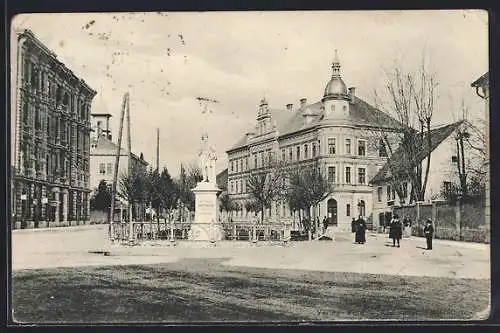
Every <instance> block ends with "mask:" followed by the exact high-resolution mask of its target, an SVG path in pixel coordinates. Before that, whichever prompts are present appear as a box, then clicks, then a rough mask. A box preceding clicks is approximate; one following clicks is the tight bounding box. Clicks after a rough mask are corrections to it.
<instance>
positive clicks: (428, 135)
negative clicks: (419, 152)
mask: <svg viewBox="0 0 500 333" xmlns="http://www.w3.org/2000/svg"><path fill="white" fill-rule="evenodd" d="M426 121H427V124H426V127H427V149H428V155H427V166H426V167H425V178H424V182H423V184H422V187H421V188H422V191H421V193H420V196H421V199H420V200H424V198H425V189H426V187H427V179H428V178H429V171H430V168H431V153H432V151H431V148H432V138H431V119H430V118H427V119H426Z"/></svg>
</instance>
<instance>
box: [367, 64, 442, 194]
mask: <svg viewBox="0 0 500 333" xmlns="http://www.w3.org/2000/svg"><path fill="white" fill-rule="evenodd" d="M385 74H386V75H385V88H386V94H387V96H388V97H387V101H386V102H383V101H382V102H380V101H381V100H382V99H381V96H380V94H378V93H377V91H375V100H376V105H378V106H379V108H380V109H386V112H387V113H388V114H389V115H391V116H392V117H394V118H395V119H396V120H397V121H398V123H399V125H398V128H394V129H393V130H390V131H388V130H387V129H386V128H382V127H379V128H376V129H375V132H377V133H378V137H379V139H380V140H381V141H382V142H383V143H384V146H385V148H386V149H387V155H388V157H389V158H390V163H387V169H388V170H387V171H388V172H389V174H390V176H389V177H388V181H389V183H390V184H391V185H392V187H393V188H394V189H395V191H396V192H397V193H398V196H399V197H400V199H401V198H404V196H405V194H406V188H405V186H404V185H405V182H406V181H409V183H410V184H411V191H410V202H411V201H413V200H424V197H425V191H426V187H427V181H428V177H429V171H430V163H431V152H432V135H431V123H432V117H433V114H434V108H435V104H436V99H437V88H438V82H437V77H436V74H435V73H432V72H430V71H429V70H428V68H427V65H426V63H425V58H424V57H422V63H421V66H420V67H419V69H418V70H417V71H407V70H404V69H402V68H401V66H399V65H397V64H395V66H394V67H393V68H391V69H389V70H387V71H386V73H385ZM381 106H385V108H383V107H381ZM394 134H396V135H394ZM391 137H396V138H397V145H396V146H397V149H394V148H393V147H394V144H393V142H391V141H390V138H391ZM395 154H397V156H394V155H395ZM424 160H425V167H424V166H423V165H422V164H423V163H422V161H424Z"/></svg>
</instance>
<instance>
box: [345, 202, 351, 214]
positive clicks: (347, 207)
mask: <svg viewBox="0 0 500 333" xmlns="http://www.w3.org/2000/svg"><path fill="white" fill-rule="evenodd" d="M345 215H346V216H351V204H347V205H346V206H345Z"/></svg>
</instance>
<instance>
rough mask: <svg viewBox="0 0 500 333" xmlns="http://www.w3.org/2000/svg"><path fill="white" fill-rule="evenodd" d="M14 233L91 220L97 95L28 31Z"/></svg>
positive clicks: (23, 44)
mask: <svg viewBox="0 0 500 333" xmlns="http://www.w3.org/2000/svg"><path fill="white" fill-rule="evenodd" d="M15 66H16V71H15V72H14V73H15V74H14V75H17V77H16V78H15V80H16V81H15V99H13V100H15V108H16V109H15V111H13V114H12V117H13V122H14V123H13V126H12V138H13V152H12V193H11V198H12V206H11V208H12V215H13V216H12V217H13V226H14V228H19V227H21V226H23V227H28V228H30V227H45V226H53V225H60V226H64V225H75V224H83V223H87V222H88V221H89V192H90V189H89V153H90V131H91V127H90V109H91V103H92V99H93V98H94V96H95V95H96V91H94V90H93V89H92V88H90V87H89V86H88V85H87V84H86V83H85V81H84V80H83V79H81V78H79V77H77V76H76V75H75V74H74V73H73V72H72V71H71V70H70V69H68V68H67V67H66V66H65V65H64V64H63V63H61V62H60V61H59V60H58V59H57V56H56V55H55V54H54V53H53V52H52V51H50V50H49V49H48V48H47V47H46V46H45V45H43V44H42V43H41V42H40V41H39V40H38V39H37V38H36V37H35V36H34V35H33V33H32V32H31V31H29V30H24V31H23V32H21V33H19V34H18V36H17V59H16V61H15Z"/></svg>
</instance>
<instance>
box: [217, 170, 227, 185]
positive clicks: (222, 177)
mask: <svg viewBox="0 0 500 333" xmlns="http://www.w3.org/2000/svg"><path fill="white" fill-rule="evenodd" d="M227 179H228V172H227V168H225V169H224V170H222V171H221V172H219V174H218V175H217V176H215V182H216V183H217V186H218V187H219V188H220V189H221V190H224V189H227Z"/></svg>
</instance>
